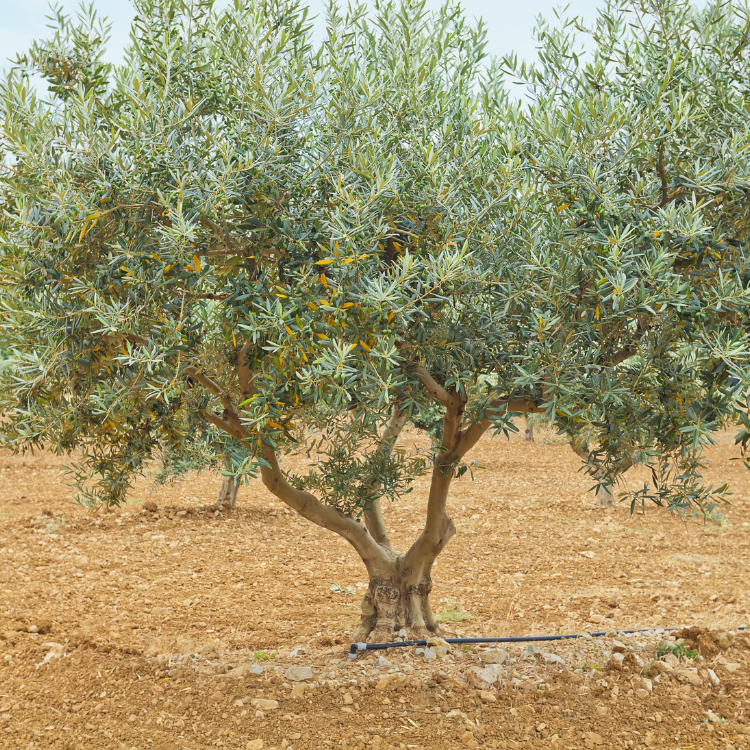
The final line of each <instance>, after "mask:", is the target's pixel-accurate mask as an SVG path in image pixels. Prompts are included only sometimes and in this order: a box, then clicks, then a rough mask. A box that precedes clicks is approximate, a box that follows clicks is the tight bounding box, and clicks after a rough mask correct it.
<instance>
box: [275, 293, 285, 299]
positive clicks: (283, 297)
mask: <svg viewBox="0 0 750 750" xmlns="http://www.w3.org/2000/svg"><path fill="white" fill-rule="evenodd" d="M276 296H277V297H281V299H286V298H287V297H286V294H279V293H278V292H276Z"/></svg>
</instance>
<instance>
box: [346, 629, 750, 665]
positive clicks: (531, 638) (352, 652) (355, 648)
mask: <svg viewBox="0 0 750 750" xmlns="http://www.w3.org/2000/svg"><path fill="white" fill-rule="evenodd" d="M682 629H683V628H640V629H639V630H602V631H600V632H597V633H561V634H560V635H522V636H506V637H504V638H443V639H442V640H444V641H445V642H446V643H533V642H535V641H565V640H568V639H572V638H602V637H603V636H606V635H608V634H610V633H612V634H614V635H628V634H630V633H654V632H656V631H657V630H658V631H661V632H663V633H668V632H670V631H674V630H682ZM736 629H737V630H747V629H748V627H747V626H745V625H740V626H739V627H738V628H736ZM427 643H428V642H427V641H426V640H417V641H395V642H393V643H352V644H351V646H350V647H349V658H350V659H356V658H357V656H358V655H359V652H360V651H382V650H384V649H387V648H398V647H400V646H426V645H427Z"/></svg>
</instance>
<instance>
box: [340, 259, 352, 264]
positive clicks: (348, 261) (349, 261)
mask: <svg viewBox="0 0 750 750" xmlns="http://www.w3.org/2000/svg"><path fill="white" fill-rule="evenodd" d="M347 263H354V258H346V260H342V261H341V265H342V266H345V265H346V264H347Z"/></svg>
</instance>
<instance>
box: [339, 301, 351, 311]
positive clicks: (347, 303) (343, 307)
mask: <svg viewBox="0 0 750 750" xmlns="http://www.w3.org/2000/svg"><path fill="white" fill-rule="evenodd" d="M341 307H342V309H344V310H346V309H347V308H349V307H354V303H353V302H344V304H343V305H341Z"/></svg>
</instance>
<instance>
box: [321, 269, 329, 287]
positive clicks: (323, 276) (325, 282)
mask: <svg viewBox="0 0 750 750" xmlns="http://www.w3.org/2000/svg"><path fill="white" fill-rule="evenodd" d="M320 283H321V284H322V285H323V286H324V287H325V288H326V289H328V279H327V278H326V275H325V274H324V273H321V274H320Z"/></svg>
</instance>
